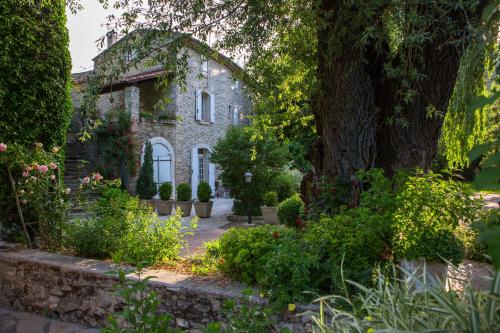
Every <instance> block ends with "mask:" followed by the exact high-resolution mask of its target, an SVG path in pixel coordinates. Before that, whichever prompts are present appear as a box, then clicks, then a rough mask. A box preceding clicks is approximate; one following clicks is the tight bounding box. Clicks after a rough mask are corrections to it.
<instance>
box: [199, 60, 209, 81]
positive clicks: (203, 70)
mask: <svg viewBox="0 0 500 333" xmlns="http://www.w3.org/2000/svg"><path fill="white" fill-rule="evenodd" d="M200 73H201V75H202V76H204V77H208V58H207V57H205V56H201V63H200Z"/></svg>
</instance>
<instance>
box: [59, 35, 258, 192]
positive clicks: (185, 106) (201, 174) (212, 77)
mask: <svg viewBox="0 0 500 333" xmlns="http://www.w3.org/2000/svg"><path fill="white" fill-rule="evenodd" d="M107 37H108V38H107V39H108V48H107V49H106V50H104V51H103V52H102V53H101V54H99V55H98V56H97V57H96V58H94V59H93V60H94V70H93V71H90V72H85V73H75V74H73V81H74V89H73V93H72V96H73V104H74V106H75V110H78V109H79V107H80V106H81V104H82V95H83V94H82V91H83V88H84V87H85V85H86V84H87V82H88V78H89V75H92V73H93V72H95V71H98V70H99V66H102V60H101V57H102V56H103V54H105V53H106V52H109V51H108V50H109V49H112V48H114V47H116V45H119V43H120V41H116V34H114V33H113V32H112V33H108V35H107ZM122 40H123V39H122ZM183 45H184V46H183V48H184V49H183V52H185V54H187V55H188V57H187V74H186V80H185V86H184V87H180V86H179V84H178V83H175V80H169V82H170V83H169V85H168V88H159V87H158V84H157V82H158V80H159V79H160V78H162V77H163V76H165V75H169V74H168V73H166V71H165V70H164V69H163V68H162V67H161V66H151V65H141V66H138V67H137V68H133V69H130V70H128V71H127V72H126V73H125V74H124V75H123V76H122V77H121V79H120V80H119V81H118V82H114V83H113V84H112V85H110V86H105V87H103V88H102V89H101V91H100V95H99V96H98V98H97V103H96V105H97V109H98V113H99V116H100V117H104V116H105V115H106V114H107V113H108V112H109V111H110V110H112V109H114V108H122V109H124V110H125V111H126V112H127V113H128V114H130V117H131V133H132V135H133V136H134V141H135V142H136V147H137V152H136V154H137V156H138V157H139V156H140V158H137V163H140V162H139V161H142V159H143V153H144V146H145V143H146V141H147V140H149V141H150V142H151V144H152V146H153V160H154V179H155V182H156V183H157V185H158V186H159V185H161V184H162V183H165V182H169V183H171V184H172V185H173V188H174V196H175V187H176V185H178V184H179V183H188V184H190V185H191V187H192V197H193V199H195V198H196V189H197V186H198V183H199V182H200V181H201V180H204V181H207V182H208V183H209V184H210V186H211V187H212V192H213V193H214V194H215V196H222V195H224V189H222V188H221V186H219V182H218V180H217V178H218V177H217V174H218V169H217V167H216V166H215V165H214V164H212V163H210V162H209V159H208V157H209V154H210V152H211V149H212V147H213V146H214V145H215V144H216V142H217V141H218V140H219V139H220V138H221V137H223V136H224V134H225V132H226V130H227V129H228V128H229V127H230V126H242V125H244V124H245V123H246V122H247V120H246V117H245V115H246V114H247V113H248V112H249V108H250V103H249V99H248V98H247V97H246V95H245V90H244V85H243V83H242V81H241V80H240V79H239V78H241V77H242V74H243V71H242V69H241V68H240V67H239V66H238V65H237V64H236V63H235V62H233V61H232V60H231V59H229V58H227V57H225V56H224V55H222V54H220V53H218V52H216V51H214V50H210V52H208V53H209V54H211V55H210V56H206V55H204V54H207V52H206V50H207V48H208V46H207V45H206V44H204V43H201V42H199V41H197V40H196V39H194V38H187V39H186V42H185V44H183ZM202 50H205V52H204V53H202ZM165 98H166V100H167V101H168V104H167V105H165V106H164V107H162V108H160V109H161V110H160V111H158V108H157V107H156V106H157V105H158V103H159V101H161V100H165ZM75 113H77V112H75ZM70 141H71V139H70V138H68V142H70ZM90 162H92V161H90ZM136 181H137V175H131V177H130V178H129V181H128V184H127V188H128V189H129V191H130V192H132V193H134V192H135V184H136Z"/></svg>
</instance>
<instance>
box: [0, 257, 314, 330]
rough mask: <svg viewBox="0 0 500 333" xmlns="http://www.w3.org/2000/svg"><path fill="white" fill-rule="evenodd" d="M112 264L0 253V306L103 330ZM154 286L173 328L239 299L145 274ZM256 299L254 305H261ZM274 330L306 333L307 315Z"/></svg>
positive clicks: (214, 315) (223, 289) (198, 282)
mask: <svg viewBox="0 0 500 333" xmlns="http://www.w3.org/2000/svg"><path fill="white" fill-rule="evenodd" d="M114 269H116V265H113V264H109V263H106V262H103V261H97V260H91V259H83V258H76V257H70V256H63V255H58V254H52V253H45V252H40V251H36V250H26V249H3V250H0V307H7V308H13V309H15V310H19V311H28V312H35V313H40V314H44V315H49V316H51V317H56V318H59V319H61V320H63V321H67V322H73V323H80V324H85V325H90V326H93V327H102V326H104V325H105V323H106V316H107V315H108V314H110V313H112V312H114V311H117V310H120V309H121V307H122V306H123V304H122V302H121V300H120V298H119V297H118V296H116V295H115V293H114V291H113V286H114V285H115V284H116V283H117V279H116V278H115V277H114V276H110V275H107V274H106V272H109V271H112V270H114ZM149 273H151V274H152V275H155V276H156V278H155V279H153V280H152V282H151V288H153V289H154V290H155V291H156V292H157V293H158V295H159V297H160V298H161V299H162V300H163V301H164V304H163V305H162V307H161V312H163V313H169V314H171V315H172V316H173V317H174V318H175V324H176V325H177V326H178V327H181V328H186V329H190V332H193V333H194V332H200V331H199V330H198V329H197V328H199V327H202V326H204V325H206V324H207V323H209V322H213V321H221V320H222V315H223V313H222V311H221V306H222V304H223V303H224V301H225V300H227V299H237V298H239V297H240V296H241V290H242V286H240V285H237V284H233V283H229V282H227V283H221V282H220V281H219V282H216V281H214V280H212V279H203V278H196V277H192V276H188V275H182V274H177V273H172V272H166V271H153V272H149ZM262 301H263V300H262V299H258V298H256V299H255V302H262ZM274 319H276V320H278V321H279V325H278V326H279V327H288V328H290V329H291V330H292V331H293V332H308V331H310V327H311V325H310V324H309V323H308V321H309V320H308V319H307V318H306V317H299V316H295V315H291V314H289V313H283V314H281V315H279V316H276V317H275V318H274Z"/></svg>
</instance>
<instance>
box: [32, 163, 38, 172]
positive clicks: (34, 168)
mask: <svg viewBox="0 0 500 333" xmlns="http://www.w3.org/2000/svg"><path fill="white" fill-rule="evenodd" d="M33 170H35V171H37V170H38V163H35V164H33Z"/></svg>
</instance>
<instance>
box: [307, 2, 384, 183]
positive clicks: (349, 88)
mask: <svg viewBox="0 0 500 333" xmlns="http://www.w3.org/2000/svg"><path fill="white" fill-rule="evenodd" d="M341 6H342V5H340V4H339V2H338V1H336V0H329V1H322V6H321V9H322V12H323V13H327V14H326V15H325V16H323V17H319V19H318V21H320V22H319V23H318V26H321V27H322V29H320V30H319V31H318V79H319V80H318V81H319V89H318V93H317V95H316V96H315V98H314V102H313V111H314V115H315V118H316V124H317V133H318V140H317V142H316V145H315V149H314V150H313V151H314V153H313V159H314V165H315V172H316V174H319V175H322V176H326V177H327V178H333V177H338V178H340V179H342V180H345V181H349V180H350V178H351V176H352V175H353V174H354V173H355V172H356V170H359V169H366V168H370V167H372V166H373V164H374V161H375V149H376V147H375V139H376V128H377V111H376V108H375V99H374V86H373V84H372V77H371V73H370V71H369V70H367V68H366V65H365V64H363V63H362V60H361V59H362V56H363V54H361V53H360V52H361V51H360V50H359V49H358V48H356V47H355V41H354V40H353V39H352V38H351V39H348V38H345V39H342V40H340V42H339V43H338V45H336V47H340V48H341V49H342V52H336V51H332V38H331V36H334V35H335V34H336V33H337V32H338V31H339V30H340V29H343V26H344V24H346V22H344V19H343V18H342V17H341V16H339V15H337V14H342V12H341V10H340V8H339V7H341ZM352 10H354V8H353V9H352ZM344 28H345V26H344ZM361 30H362V27H359V32H361ZM351 37H354V38H357V35H356V33H353V34H351ZM339 39H340V38H339ZM337 50H338V49H337ZM339 51H340V50H339Z"/></svg>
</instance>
